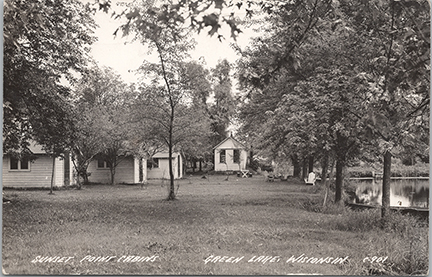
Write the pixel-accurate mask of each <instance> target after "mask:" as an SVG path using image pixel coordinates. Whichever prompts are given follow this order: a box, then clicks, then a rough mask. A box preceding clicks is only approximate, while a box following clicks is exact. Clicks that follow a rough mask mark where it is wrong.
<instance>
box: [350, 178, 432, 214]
mask: <svg viewBox="0 0 432 277" xmlns="http://www.w3.org/2000/svg"><path fill="white" fill-rule="evenodd" d="M350 183H351V184H352V185H354V187H355V188H356V191H355V198H354V199H352V202H353V203H360V204H368V205H378V206H379V205H381V202H382V201H381V200H382V179H368V180H354V179H351V180H350ZM390 206H394V207H415V208H429V180H425V179H421V180H417V179H415V180H414V179H403V180H397V179H394V180H391V184H390Z"/></svg>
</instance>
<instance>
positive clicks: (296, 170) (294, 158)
mask: <svg viewBox="0 0 432 277" xmlns="http://www.w3.org/2000/svg"><path fill="white" fill-rule="evenodd" d="M291 161H292V164H293V176H294V177H297V178H300V174H301V166H300V162H299V160H298V157H297V155H292V156H291Z"/></svg>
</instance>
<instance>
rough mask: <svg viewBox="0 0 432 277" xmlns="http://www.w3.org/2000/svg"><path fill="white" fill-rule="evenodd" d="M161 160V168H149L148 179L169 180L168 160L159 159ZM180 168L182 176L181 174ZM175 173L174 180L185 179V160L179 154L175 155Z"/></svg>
mask: <svg viewBox="0 0 432 277" xmlns="http://www.w3.org/2000/svg"><path fill="white" fill-rule="evenodd" d="M158 159H159V167H158V168H151V169H150V168H149V169H147V178H148V179H169V178H170V174H169V163H168V160H169V159H168V158H158ZM179 163H180V164H179ZM179 166H180V175H179V174H178V173H179V172H178V171H179ZM173 172H174V179H180V178H182V177H183V159H182V156H181V155H179V154H173Z"/></svg>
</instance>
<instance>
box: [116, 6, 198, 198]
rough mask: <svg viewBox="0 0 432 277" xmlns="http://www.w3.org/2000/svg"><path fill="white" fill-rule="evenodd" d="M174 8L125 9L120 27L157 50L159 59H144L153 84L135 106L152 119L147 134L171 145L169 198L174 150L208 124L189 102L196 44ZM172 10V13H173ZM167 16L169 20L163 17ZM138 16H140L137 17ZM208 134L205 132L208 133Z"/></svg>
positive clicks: (142, 115) (142, 116)
mask: <svg viewBox="0 0 432 277" xmlns="http://www.w3.org/2000/svg"><path fill="white" fill-rule="evenodd" d="M173 9H174V8H173V7H172V6H169V5H162V6H160V7H158V6H150V7H149V6H146V5H142V6H135V7H132V8H131V11H130V12H128V13H126V17H128V18H129V20H128V22H127V23H126V24H125V25H123V26H122V27H121V28H120V29H121V30H122V31H123V33H124V34H128V33H129V32H134V34H135V35H136V39H137V40H139V41H140V42H141V43H143V44H146V45H148V47H149V49H150V50H153V51H156V53H157V55H158V60H159V61H158V63H150V62H146V61H145V62H144V63H143V65H142V66H141V67H140V70H141V72H142V73H143V75H144V76H146V77H147V79H150V80H151V84H150V85H143V87H142V89H141V91H142V94H141V95H140V98H139V101H138V102H137V103H138V104H137V106H136V108H135V109H134V110H135V111H140V110H141V113H138V118H140V119H142V120H143V121H144V122H146V121H147V122H148V121H150V123H148V125H149V126H153V128H151V129H149V132H148V134H147V135H146V136H147V137H151V138H152V139H155V140H159V141H163V142H164V143H165V145H166V147H167V148H168V160H169V162H168V164H169V176H170V189H169V195H168V200H173V199H175V190H174V172H173V165H172V157H173V156H172V154H173V152H174V150H175V149H176V147H179V146H180V145H181V143H182V142H183V141H185V140H190V137H191V136H202V135H203V131H202V130H206V128H201V126H203V124H205V122H206V121H205V120H204V119H205V117H204V116H203V115H202V113H201V114H200V110H197V109H195V108H194V107H193V105H192V103H190V101H188V100H190V99H191V97H189V96H190V95H191V94H192V91H193V87H192V86H191V84H192V83H193V82H190V80H189V79H188V78H190V77H191V76H187V78H185V76H183V75H182V74H181V73H184V72H187V63H185V62H184V61H185V60H186V59H187V57H188V51H189V50H191V49H192V48H193V47H194V44H193V42H192V41H190V39H189V37H188V34H187V32H186V29H185V28H183V27H182V20H181V18H178V17H175V16H174V15H175V11H174V10H173ZM171 12H173V13H171ZM164 16H166V20H164V21H162V22H161V21H160V20H159V19H160V18H161V17H164ZM136 18H139V20H136ZM205 135H206V134H205Z"/></svg>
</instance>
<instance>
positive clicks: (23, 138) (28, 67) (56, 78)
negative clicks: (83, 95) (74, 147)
mask: <svg viewBox="0 0 432 277" xmlns="http://www.w3.org/2000/svg"><path fill="white" fill-rule="evenodd" d="M94 27H95V24H94V21H93V19H92V18H91V15H90V14H89V13H88V12H87V11H86V9H85V7H84V5H83V4H81V3H80V2H79V1H75V0H67V1H61V2H59V1H40V2H31V3H27V2H23V1H18V0H12V1H7V2H5V5H4V30H3V33H4V52H3V53H4V72H3V80H4V82H3V92H4V94H3V115H4V117H3V118H4V122H3V138H4V139H3V149H4V151H5V153H17V152H21V151H24V152H28V145H29V141H30V140H31V139H33V140H35V139H36V140H38V141H39V142H40V143H44V144H46V145H45V146H46V148H50V151H51V153H57V152H58V151H57V150H53V149H54V148H59V147H60V146H59V145H58V144H57V143H55V142H54V141H52V142H50V138H49V137H48V136H52V139H53V140H56V141H57V142H59V141H61V139H57V138H60V137H61V136H62V131H63V130H62V126H63V123H62V120H63V119H64V116H65V114H66V113H67V112H63V107H65V106H67V103H66V102H67V101H66V100H67V97H68V93H69V90H68V88H67V87H65V86H63V85H61V84H60V78H61V77H65V78H66V79H67V80H69V81H72V80H73V74H72V72H73V71H78V72H80V71H82V70H83V68H84V67H85V65H86V59H87V53H88V51H89V48H88V46H89V45H90V44H91V43H93V42H94V40H95V39H94V38H93V37H92V30H93V28H94ZM53 114H55V115H56V116H53ZM55 120H59V121H58V122H54V121H55ZM64 125H65V126H66V125H67V124H64ZM53 126H57V127H59V128H56V127H53ZM39 131H40V132H39ZM48 132H50V134H46V133H48ZM64 135H66V133H64ZM38 137H39V138H38ZM54 137H56V138H54ZM54 144H57V146H55V147H54V146H53V145H54ZM53 147H54V148H53ZM55 155H57V154H55Z"/></svg>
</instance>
